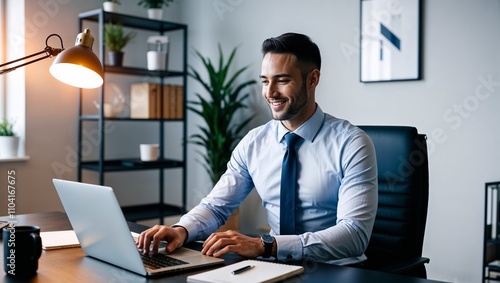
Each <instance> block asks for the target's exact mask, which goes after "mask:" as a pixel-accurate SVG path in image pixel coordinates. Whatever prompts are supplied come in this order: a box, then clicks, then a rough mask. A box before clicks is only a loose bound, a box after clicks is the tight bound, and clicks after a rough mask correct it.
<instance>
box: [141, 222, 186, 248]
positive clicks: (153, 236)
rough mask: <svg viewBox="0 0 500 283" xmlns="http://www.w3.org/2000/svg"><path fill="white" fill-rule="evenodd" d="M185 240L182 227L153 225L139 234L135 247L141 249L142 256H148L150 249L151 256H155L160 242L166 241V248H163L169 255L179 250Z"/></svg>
mask: <svg viewBox="0 0 500 283" xmlns="http://www.w3.org/2000/svg"><path fill="white" fill-rule="evenodd" d="M186 239H187V231H186V229H185V228H184V227H181V226H177V227H168V226H163V225H155V226H153V227H152V228H149V229H148V230H146V231H144V232H142V233H141V235H140V236H139V238H138V239H137V247H138V248H139V249H142V250H143V252H144V254H148V253H149V252H150V248H151V253H152V254H157V253H158V249H159V247H160V241H166V242H167V246H166V247H165V251H166V252H167V253H171V252H173V251H174V250H175V249H177V248H180V247H181V246H182V245H183V244H184V242H185V241H186Z"/></svg>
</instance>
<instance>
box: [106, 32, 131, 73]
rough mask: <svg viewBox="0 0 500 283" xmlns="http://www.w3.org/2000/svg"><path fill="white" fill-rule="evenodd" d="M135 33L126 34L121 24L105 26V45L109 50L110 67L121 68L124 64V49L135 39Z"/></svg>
mask: <svg viewBox="0 0 500 283" xmlns="http://www.w3.org/2000/svg"><path fill="white" fill-rule="evenodd" d="M135 35H136V33H135V32H132V31H130V32H127V33H126V32H125V31H124V29H123V26H122V25H121V24H113V23H108V24H105V25H104V38H103V39H104V45H105V46H106V48H107V49H108V59H109V63H108V65H111V66H121V65H122V63H123V51H122V50H123V48H124V47H125V46H126V45H127V44H128V43H129V42H130V41H131V40H132V39H133V38H134V37H135Z"/></svg>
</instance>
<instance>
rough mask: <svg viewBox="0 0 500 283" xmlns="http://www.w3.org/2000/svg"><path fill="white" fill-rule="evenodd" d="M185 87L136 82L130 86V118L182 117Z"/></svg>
mask: <svg viewBox="0 0 500 283" xmlns="http://www.w3.org/2000/svg"><path fill="white" fill-rule="evenodd" d="M183 117H184V87H183V86H182V85H172V84H165V85H163V88H161V87H160V85H159V84H155V83H134V84H132V85H131V87H130V118H133V119H182V118H183Z"/></svg>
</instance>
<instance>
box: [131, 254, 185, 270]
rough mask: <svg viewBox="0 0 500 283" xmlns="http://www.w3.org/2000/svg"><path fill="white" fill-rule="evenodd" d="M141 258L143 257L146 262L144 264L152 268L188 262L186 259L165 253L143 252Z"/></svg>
mask: <svg viewBox="0 0 500 283" xmlns="http://www.w3.org/2000/svg"><path fill="white" fill-rule="evenodd" d="M141 258H142V262H144V265H145V266H146V267H148V268H151V269H160V268H163V267H168V266H176V265H182V264H187V262H185V261H182V260H180V259H176V258H173V257H170V256H168V255H165V254H155V255H151V254H142V253H141Z"/></svg>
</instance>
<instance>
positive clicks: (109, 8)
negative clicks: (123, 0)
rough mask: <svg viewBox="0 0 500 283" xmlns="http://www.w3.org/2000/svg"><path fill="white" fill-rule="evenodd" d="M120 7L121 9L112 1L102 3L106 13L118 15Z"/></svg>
mask: <svg viewBox="0 0 500 283" xmlns="http://www.w3.org/2000/svg"><path fill="white" fill-rule="evenodd" d="M119 7H120V4H118V3H115V2H111V1H106V2H102V8H103V9H104V11H106V12H111V13H117V12H118V8H119Z"/></svg>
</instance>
